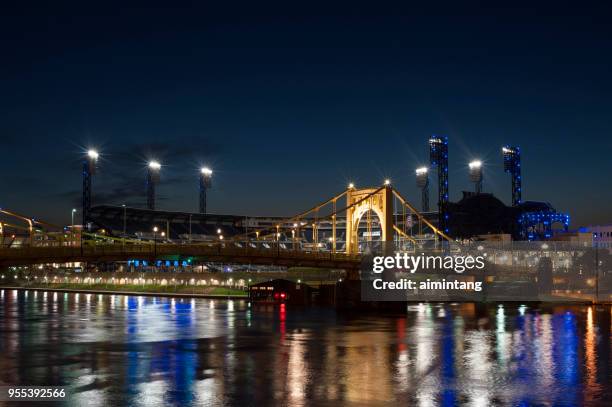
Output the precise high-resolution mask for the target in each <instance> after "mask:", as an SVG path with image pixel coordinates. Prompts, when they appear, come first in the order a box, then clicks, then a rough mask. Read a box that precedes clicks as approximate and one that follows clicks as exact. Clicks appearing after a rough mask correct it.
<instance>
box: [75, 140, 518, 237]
mask: <svg viewBox="0 0 612 407" xmlns="http://www.w3.org/2000/svg"><path fill="white" fill-rule="evenodd" d="M428 146H429V167H428V166H422V167H419V168H417V169H416V171H415V173H416V186H417V188H419V189H420V191H421V210H422V211H423V212H430V205H429V188H430V182H429V174H430V172H431V170H434V169H435V170H437V171H436V172H437V181H438V182H437V184H438V185H437V192H438V202H437V217H438V225H440V227H441V229H442V230H443V231H445V233H449V224H450V223H451V222H450V219H449V216H450V214H449V210H448V207H449V180H448V162H449V160H448V150H449V148H448V137H447V136H438V135H434V136H431V137H429V139H428ZM84 156H85V159H84V162H83V197H82V205H83V209H82V213H81V216H82V224H83V225H86V224H87V221H88V219H89V213H90V210H91V205H92V179H93V177H94V175H95V174H96V168H97V165H98V161H99V157H100V153H99V152H98V151H97V150H94V149H89V150H87V151H86V152H85V154H84ZM502 156H503V163H504V172H506V173H509V174H510V175H511V180H512V189H511V190H512V206H515V207H516V206H518V205H520V204H521V203H522V198H521V197H522V189H521V182H522V179H521V153H520V148H519V147H517V146H510V145H506V146H504V147H502ZM483 167H484V163H483V162H482V161H481V160H478V159H474V160H472V161H471V162H469V163H468V168H469V173H468V175H469V179H470V181H471V182H472V183H473V184H474V193H475V194H480V193H482V185H483ZM162 169H163V166H162V164H161V163H160V162H159V161H156V160H151V161H149V162H148V163H147V172H146V179H145V186H146V188H145V194H146V207H147V209H149V210H156V209H157V208H156V189H157V186H158V185H159V183H160V182H161V172H162ZM212 175H213V171H212V169H211V168H209V167H206V166H204V167H201V168H200V169H199V171H198V189H199V194H198V209H199V213H201V214H207V213H208V210H207V192H208V190H209V189H210V188H211V187H212ZM390 182H391V181H390V180H385V184H386V185H389V184H390ZM351 187H354V184H352V183H351V186H350V188H351ZM123 206H125V205H123ZM72 215H73V217H74V210H73V213H72Z"/></svg>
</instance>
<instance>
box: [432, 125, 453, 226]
mask: <svg viewBox="0 0 612 407" xmlns="http://www.w3.org/2000/svg"><path fill="white" fill-rule="evenodd" d="M429 162H430V165H431V168H437V169H438V228H439V229H441V230H442V231H443V232H444V233H448V137H447V136H435V135H434V136H431V137H430V138H429Z"/></svg>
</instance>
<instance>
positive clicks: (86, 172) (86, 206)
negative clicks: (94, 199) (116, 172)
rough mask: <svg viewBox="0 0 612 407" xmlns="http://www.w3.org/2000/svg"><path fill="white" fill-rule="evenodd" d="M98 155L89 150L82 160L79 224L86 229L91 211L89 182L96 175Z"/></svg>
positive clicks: (94, 151)
mask: <svg viewBox="0 0 612 407" xmlns="http://www.w3.org/2000/svg"><path fill="white" fill-rule="evenodd" d="M98 157H99V154H98V152H97V151H96V150H89V151H87V154H86V155H85V159H84V160H83V197H82V205H83V207H82V212H81V220H82V221H81V223H82V225H83V227H86V225H87V221H88V220H89V210H90V209H91V180H92V177H93V175H94V174H95V173H96V164H97V162H98Z"/></svg>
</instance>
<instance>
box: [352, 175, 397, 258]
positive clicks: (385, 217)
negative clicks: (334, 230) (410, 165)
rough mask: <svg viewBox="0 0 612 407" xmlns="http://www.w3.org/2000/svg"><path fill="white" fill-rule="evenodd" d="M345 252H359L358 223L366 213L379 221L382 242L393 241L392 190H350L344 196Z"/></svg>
mask: <svg viewBox="0 0 612 407" xmlns="http://www.w3.org/2000/svg"><path fill="white" fill-rule="evenodd" d="M346 206H347V208H348V210H347V214H346V252H347V253H349V254H353V253H358V252H359V221H360V220H361V218H362V217H363V215H365V214H366V213H367V212H368V211H370V210H371V211H372V212H374V213H375V214H376V216H377V217H378V219H379V221H380V229H381V232H382V236H381V240H382V241H383V242H386V241H392V240H393V190H392V188H391V186H385V187H383V188H378V189H375V188H364V189H355V188H350V189H349V190H348V191H347V194H346Z"/></svg>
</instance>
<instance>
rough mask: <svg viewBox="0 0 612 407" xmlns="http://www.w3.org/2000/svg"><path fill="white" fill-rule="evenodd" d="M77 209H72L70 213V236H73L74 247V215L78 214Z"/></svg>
mask: <svg viewBox="0 0 612 407" xmlns="http://www.w3.org/2000/svg"><path fill="white" fill-rule="evenodd" d="M76 211H77V210H76V209H74V208H72V211H70V235H71V236H72V245H73V246H74V214H75V213H76Z"/></svg>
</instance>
